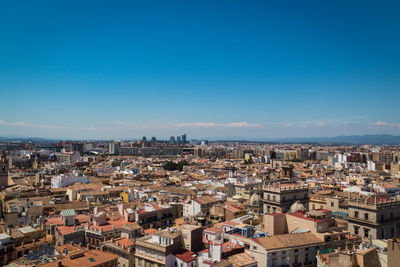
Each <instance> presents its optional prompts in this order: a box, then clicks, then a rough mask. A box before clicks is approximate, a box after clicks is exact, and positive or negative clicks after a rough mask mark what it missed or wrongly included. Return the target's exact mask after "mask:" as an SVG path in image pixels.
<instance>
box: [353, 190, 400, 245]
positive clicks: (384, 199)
mask: <svg viewBox="0 0 400 267" xmlns="http://www.w3.org/2000/svg"><path fill="white" fill-rule="evenodd" d="M348 206H349V218H348V223H349V226H348V227H349V231H350V233H351V234H353V235H358V236H360V237H361V238H362V239H363V241H371V240H373V239H389V238H395V237H399V236H400V197H399V196H396V197H389V196H386V195H379V196H372V197H365V198H357V199H350V200H349V203H348Z"/></svg>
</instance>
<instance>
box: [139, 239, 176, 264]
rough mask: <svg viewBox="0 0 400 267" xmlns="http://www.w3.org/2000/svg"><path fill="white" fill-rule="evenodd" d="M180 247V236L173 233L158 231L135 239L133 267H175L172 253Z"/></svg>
mask: <svg viewBox="0 0 400 267" xmlns="http://www.w3.org/2000/svg"><path fill="white" fill-rule="evenodd" d="M181 247H182V240H181V235H180V234H179V233H177V232H173V231H159V232H156V233H154V234H152V235H148V236H144V237H141V238H138V239H136V250H135V266H137V267H149V266H153V267H164V266H165V267H167V266H175V258H176V257H175V256H174V255H173V253H174V252H175V251H177V250H179V249H181Z"/></svg>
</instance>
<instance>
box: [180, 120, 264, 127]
mask: <svg viewBox="0 0 400 267" xmlns="http://www.w3.org/2000/svg"><path fill="white" fill-rule="evenodd" d="M175 126H176V127H201V128H212V127H231V128H256V127H261V125H260V124H258V123H248V122H245V121H241V122H230V123H215V122H189V123H177V124H175Z"/></svg>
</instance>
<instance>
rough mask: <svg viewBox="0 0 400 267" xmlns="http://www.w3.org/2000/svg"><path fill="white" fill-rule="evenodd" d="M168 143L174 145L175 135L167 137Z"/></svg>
mask: <svg viewBox="0 0 400 267" xmlns="http://www.w3.org/2000/svg"><path fill="white" fill-rule="evenodd" d="M169 144H170V145H175V137H174V136H171V137H170V138H169Z"/></svg>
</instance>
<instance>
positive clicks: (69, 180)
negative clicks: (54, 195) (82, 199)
mask: <svg viewBox="0 0 400 267" xmlns="http://www.w3.org/2000/svg"><path fill="white" fill-rule="evenodd" d="M89 182H90V181H89V179H88V177H87V176H85V175H82V174H81V173H80V172H77V171H74V172H72V173H67V174H60V175H58V176H56V177H53V178H51V188H63V187H67V186H69V185H72V184H74V183H84V184H87V183H89Z"/></svg>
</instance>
